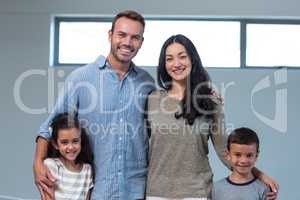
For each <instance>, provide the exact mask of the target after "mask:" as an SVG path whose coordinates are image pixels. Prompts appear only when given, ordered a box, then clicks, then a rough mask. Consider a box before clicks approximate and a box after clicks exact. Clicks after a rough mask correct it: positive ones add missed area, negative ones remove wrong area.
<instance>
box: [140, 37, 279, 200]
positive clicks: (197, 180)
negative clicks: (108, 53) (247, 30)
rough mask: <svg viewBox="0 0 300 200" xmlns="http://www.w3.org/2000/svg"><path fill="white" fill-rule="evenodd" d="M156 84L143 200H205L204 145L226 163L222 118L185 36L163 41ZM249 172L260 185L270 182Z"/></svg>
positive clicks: (150, 102)
mask: <svg viewBox="0 0 300 200" xmlns="http://www.w3.org/2000/svg"><path fill="white" fill-rule="evenodd" d="M157 80H158V84H159V86H160V87H161V88H163V90H160V91H156V92H153V93H152V94H150V96H149V97H148V103H147V108H148V116H147V122H148V123H149V125H150V126H149V127H150V131H151V141H150V152H149V161H150V163H149V172H148V180H147V191H146V199H147V200H173V199H176V200H180V199H184V200H185V199H189V200H192V199H193V200H207V199H210V195H211V189H212V177H213V174H212V170H211V168H210V165H209V159H208V140H209V139H211V140H212V143H213V145H214V148H215V150H216V152H217V154H218V156H219V158H220V159H221V160H222V161H223V162H224V163H225V164H226V160H225V158H224V152H225V147H226V146H225V145H226V139H227V137H226V134H225V128H224V115H223V108H222V104H221V103H218V102H217V101H216V100H217V99H216V98H213V97H212V95H211V94H212V89H211V81H210V78H209V75H208V73H207V72H206V70H205V69H204V68H203V66H202V64H201V60H200V57H199V54H198V52H197V50H196V48H195V46H194V45H193V43H192V42H191V41H190V40H189V39H188V38H187V37H185V36H183V35H175V36H172V37H170V38H169V39H167V40H166V42H165V43H164V45H163V47H162V49H161V53H160V58H159V66H158V70H157ZM255 171H256V175H259V176H260V177H259V178H263V179H264V180H263V181H264V182H268V183H271V184H274V183H275V182H274V181H273V180H272V179H270V178H269V177H267V176H265V175H264V174H261V173H260V172H259V171H258V170H255ZM268 183H267V184H268ZM275 184H276V183H275ZM268 185H269V184H268ZM272 198H274V197H272Z"/></svg>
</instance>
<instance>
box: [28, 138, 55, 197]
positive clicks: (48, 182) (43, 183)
mask: <svg viewBox="0 0 300 200" xmlns="http://www.w3.org/2000/svg"><path fill="white" fill-rule="evenodd" d="M47 148H48V141H47V140H46V139H44V138H42V137H38V139H37V142H36V150H35V156H34V161H33V173H34V181H35V184H36V186H37V188H38V190H39V191H40V195H41V198H42V200H44V199H45V198H46V196H50V197H52V196H53V187H54V182H55V178H54V177H53V176H52V175H51V173H50V171H49V170H48V168H47V167H46V166H45V165H44V163H43V161H44V159H45V158H46V156H47ZM46 194H47V195H46Z"/></svg>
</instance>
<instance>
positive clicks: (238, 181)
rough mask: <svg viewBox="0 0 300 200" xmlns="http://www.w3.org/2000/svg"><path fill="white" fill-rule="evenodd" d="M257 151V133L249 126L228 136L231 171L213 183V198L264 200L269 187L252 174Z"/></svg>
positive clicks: (227, 153) (218, 199)
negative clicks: (225, 176)
mask: <svg viewBox="0 0 300 200" xmlns="http://www.w3.org/2000/svg"><path fill="white" fill-rule="evenodd" d="M258 153H259V139H258V137H257V134H256V133H255V132H254V131H253V130H251V129H249V128H244V127H243V128H239V129H236V130H234V131H233V132H232V133H231V134H230V135H229V137H228V141H227V151H226V156H227V159H228V162H229V163H230V165H231V168H232V173H231V174H230V175H229V176H228V177H227V178H224V179H222V180H219V181H218V182H216V183H215V184H214V187H213V191H212V199H213V200H225V199H226V200H265V199H266V193H267V192H268V191H269V188H268V187H267V186H266V185H265V184H264V183H262V182H261V181H260V180H258V179H256V178H255V177H254V176H253V174H252V172H251V171H252V168H253V167H254V166H255V162H256V160H257V157H258Z"/></svg>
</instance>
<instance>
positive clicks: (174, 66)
mask: <svg viewBox="0 0 300 200" xmlns="http://www.w3.org/2000/svg"><path fill="white" fill-rule="evenodd" d="M166 70H167V73H168V74H169V75H170V76H171V78H172V82H173V83H174V82H185V83H186V79H187V77H188V75H189V74H190V73H191V70H192V62H191V59H190V56H189V55H188V53H187V51H186V49H185V47H184V46H183V45H181V44H179V43H172V44H170V45H169V46H168V47H167V49H166Z"/></svg>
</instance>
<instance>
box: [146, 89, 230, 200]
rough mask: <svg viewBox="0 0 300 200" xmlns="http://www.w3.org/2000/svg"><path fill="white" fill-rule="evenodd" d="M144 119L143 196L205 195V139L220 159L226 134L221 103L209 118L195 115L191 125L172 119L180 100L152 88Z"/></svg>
mask: <svg viewBox="0 0 300 200" xmlns="http://www.w3.org/2000/svg"><path fill="white" fill-rule="evenodd" d="M147 106H148V112H147V113H148V114H147V120H148V123H149V125H150V129H151V138H150V151H149V172H148V179H147V190H146V195H147V196H156V197H167V198H191V197H194V198H209V197H210V196H211V189H212V183H213V180H212V177H213V174H212V171H211V168H210V165H209V160H208V157H207V155H208V140H209V138H210V139H211V140H212V143H213V145H214V148H215V150H216V152H217V155H218V156H219V158H220V159H221V160H222V162H223V163H225V164H226V165H227V166H228V164H227V162H226V160H225V158H224V151H225V147H226V140H227V135H226V133H225V127H224V114H223V108H222V105H219V106H217V110H216V112H215V114H214V118H213V120H207V119H205V118H204V117H199V118H197V119H196V120H195V122H194V124H193V125H192V126H190V125H188V124H187V123H186V122H185V119H183V118H179V119H176V118H175V116H174V113H175V112H177V111H180V109H181V107H180V101H178V100H176V99H174V98H172V97H169V96H168V95H167V92H166V91H162V90H160V91H155V92H153V93H152V94H150V95H149V97H148V105H147Z"/></svg>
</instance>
